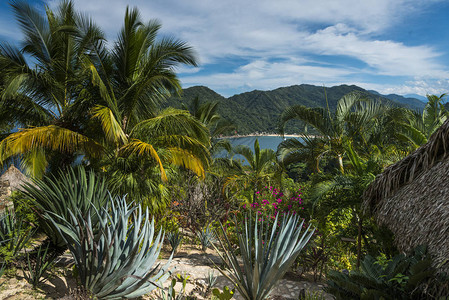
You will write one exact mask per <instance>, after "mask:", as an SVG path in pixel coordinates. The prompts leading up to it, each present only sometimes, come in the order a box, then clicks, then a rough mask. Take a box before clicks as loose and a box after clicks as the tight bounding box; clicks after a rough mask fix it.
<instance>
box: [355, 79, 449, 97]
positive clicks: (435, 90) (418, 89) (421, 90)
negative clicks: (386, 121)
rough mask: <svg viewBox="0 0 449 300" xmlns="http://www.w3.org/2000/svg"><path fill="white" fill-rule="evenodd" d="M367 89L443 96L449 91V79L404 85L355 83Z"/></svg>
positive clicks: (384, 92)
mask: <svg viewBox="0 0 449 300" xmlns="http://www.w3.org/2000/svg"><path fill="white" fill-rule="evenodd" d="M354 84H356V85H359V86H361V87H363V88H365V89H369V90H376V91H378V92H379V93H381V94H385V95H388V94H399V95H406V94H417V95H421V96H425V95H428V94H429V95H438V96H439V95H441V94H444V93H447V92H448V91H449V80H448V79H416V80H409V81H406V82H404V83H403V84H397V85H394V84H375V83H366V82H356V83H354Z"/></svg>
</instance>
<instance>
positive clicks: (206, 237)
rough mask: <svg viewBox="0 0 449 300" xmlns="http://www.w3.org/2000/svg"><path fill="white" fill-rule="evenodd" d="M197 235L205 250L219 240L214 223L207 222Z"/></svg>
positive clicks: (202, 248)
mask: <svg viewBox="0 0 449 300" xmlns="http://www.w3.org/2000/svg"><path fill="white" fill-rule="evenodd" d="M196 236H197V237H198V239H199V241H200V243H201V250H203V251H206V250H207V248H209V247H210V246H212V245H213V243H215V242H216V240H217V238H216V235H215V233H214V229H213V227H212V224H207V225H206V226H204V227H203V228H202V229H201V230H199V231H197V232H196Z"/></svg>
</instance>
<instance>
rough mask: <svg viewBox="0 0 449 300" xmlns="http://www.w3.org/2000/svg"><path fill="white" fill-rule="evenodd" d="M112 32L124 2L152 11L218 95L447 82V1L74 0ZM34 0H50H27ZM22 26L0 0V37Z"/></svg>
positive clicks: (14, 37)
mask: <svg viewBox="0 0 449 300" xmlns="http://www.w3.org/2000/svg"><path fill="white" fill-rule="evenodd" d="M74 2H75V5H76V7H77V9H78V10H80V11H83V12H86V13H88V14H89V15H90V16H91V17H92V18H93V19H94V20H96V22H97V23H98V24H99V25H100V26H101V27H102V28H103V29H104V31H105V32H106V34H107V36H108V39H109V40H110V41H111V42H112V41H113V40H114V39H115V37H116V36H117V32H118V30H119V28H120V26H121V24H122V20H123V15H124V12H125V8H126V5H130V6H137V7H138V8H139V9H140V10H141V13H142V16H143V19H145V20H149V19H150V18H157V19H159V20H160V21H161V22H162V25H163V28H162V34H165V35H173V36H175V37H178V38H180V39H183V40H185V41H187V42H188V43H189V44H190V45H191V46H193V47H194V48H195V49H196V51H197V53H198V57H199V60H200V67H198V68H180V69H179V70H178V73H179V76H180V78H181V80H182V84H183V87H189V86H193V85H205V86H208V87H210V88H212V89H214V90H215V91H217V92H219V93H220V94H222V95H224V96H231V95H233V94H236V93H241V92H246V91H251V90H254V89H259V90H270V89H274V88H277V87H281V86H289V85H294V84H302V83H308V84H316V85H321V86H322V85H325V86H333V85H339V84H356V85H359V86H361V87H363V88H366V89H373V90H377V91H378V92H380V93H383V94H389V93H396V94H402V95H405V94H418V95H426V94H441V93H445V92H449V18H448V17H447V15H448V13H449V1H438V0H414V1H411V0H397V1H395V0H374V1H360V0H255V1H249V0H226V1H217V0H189V1H179V0H129V1H125V0H74ZM30 3H33V5H35V6H37V7H39V8H41V9H42V10H43V9H44V7H45V6H46V5H48V6H50V7H55V6H56V4H57V3H58V1H53V0H33V1H31V0H30ZM20 37H21V33H20V31H19V28H18V26H17V24H16V23H15V21H14V16H13V14H12V12H11V9H10V8H9V5H8V1H6V0H1V2H0V39H1V40H3V41H8V42H11V43H18V42H19V40H20Z"/></svg>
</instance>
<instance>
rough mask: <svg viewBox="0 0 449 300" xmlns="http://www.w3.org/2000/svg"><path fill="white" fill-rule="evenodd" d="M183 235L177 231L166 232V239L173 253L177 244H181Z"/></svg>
mask: <svg viewBox="0 0 449 300" xmlns="http://www.w3.org/2000/svg"><path fill="white" fill-rule="evenodd" d="M182 239H183V236H182V233H181V232H179V230H177V231H169V232H167V240H168V242H169V243H170V246H171V249H172V252H173V253H176V251H177V250H178V247H179V245H181V242H182Z"/></svg>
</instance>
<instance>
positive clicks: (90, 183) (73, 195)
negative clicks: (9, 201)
mask: <svg viewBox="0 0 449 300" xmlns="http://www.w3.org/2000/svg"><path fill="white" fill-rule="evenodd" d="M24 194H25V195H26V196H27V198H28V199H31V200H32V201H33V202H34V203H35V205H36V207H37V208H38V212H39V216H40V226H41V228H42V229H43V231H44V232H45V234H47V236H48V237H49V238H50V239H51V241H52V242H53V244H55V245H57V246H63V245H64V244H65V242H64V239H63V238H62V236H61V235H60V233H59V230H57V229H56V228H55V227H54V225H53V223H52V222H51V221H50V219H49V218H48V215H49V214H52V215H57V216H59V217H61V218H63V219H65V220H68V221H70V220H71V216H70V212H73V213H75V212H79V213H80V214H81V215H82V216H85V215H86V214H87V212H88V211H89V210H91V207H92V206H94V207H95V208H96V209H97V210H98V209H100V208H101V207H104V206H105V205H106V203H107V201H108V199H109V197H108V194H109V191H108V187H107V185H106V181H105V180H104V178H102V177H99V176H97V175H95V173H94V172H93V171H86V170H85V169H84V167H81V166H80V167H78V168H76V169H72V168H69V169H67V170H65V171H62V170H61V171H60V172H59V174H58V176H52V175H49V176H44V177H43V179H34V180H33V184H26V185H25V186H24ZM92 212H93V211H92ZM91 218H92V221H94V222H96V219H97V218H96V216H95V214H92V215H91ZM93 227H94V228H95V226H93Z"/></svg>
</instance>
